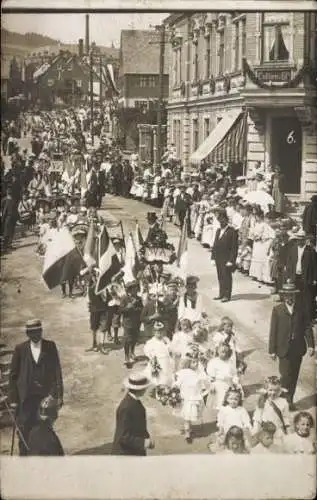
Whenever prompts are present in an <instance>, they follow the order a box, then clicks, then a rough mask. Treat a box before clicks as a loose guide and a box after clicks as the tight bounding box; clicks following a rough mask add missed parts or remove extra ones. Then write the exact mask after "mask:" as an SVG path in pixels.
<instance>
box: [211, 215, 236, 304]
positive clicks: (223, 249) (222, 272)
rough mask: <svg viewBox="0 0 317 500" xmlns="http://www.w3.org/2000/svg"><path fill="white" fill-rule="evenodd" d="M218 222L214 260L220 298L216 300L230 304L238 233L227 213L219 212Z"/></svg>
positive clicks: (213, 252)
mask: <svg viewBox="0 0 317 500" xmlns="http://www.w3.org/2000/svg"><path fill="white" fill-rule="evenodd" d="M218 221H219V224H220V228H219V229H217V232H216V237H215V242H214V246H213V249H212V259H214V260H215V262H216V268H217V275H218V282H219V296H218V297H215V300H221V302H229V300H230V299H231V293H232V273H233V272H234V270H235V263H236V260H237V255H238V233H237V231H236V230H235V229H233V227H230V226H229V224H228V216H227V214H226V212H225V211H222V212H219V214H218Z"/></svg>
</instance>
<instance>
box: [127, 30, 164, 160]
mask: <svg viewBox="0 0 317 500" xmlns="http://www.w3.org/2000/svg"><path fill="white" fill-rule="evenodd" d="M159 39H160V35H159V33H158V32H156V31H154V30H151V31H150V30H122V31H121V40H120V70H119V88H120V97H119V99H118V105H119V109H118V119H119V131H120V132H119V140H120V142H121V145H122V146H123V147H124V148H126V149H132V148H135V147H138V146H140V135H139V130H140V129H139V127H138V125H140V124H149V125H155V124H156V123H157V108H158V100H159V95H160V81H159V71H160V43H159V42H160V40H159ZM165 67H166V68H167V67H168V64H167V61H166V64H165ZM168 87H169V76H168V72H167V71H166V70H164V74H163V99H164V100H166V102H167V98H168ZM164 121H165V120H164V118H163V122H164ZM147 130H148V133H149V134H150V135H151V134H152V132H151V130H152V128H151V127H148V128H147ZM141 142H142V141H141ZM153 147H154V146H153V138H152V137H151V138H150V137H149V147H148V149H149V151H150V150H151V151H152V152H151V154H150V158H152V157H153ZM141 156H142V155H141Z"/></svg>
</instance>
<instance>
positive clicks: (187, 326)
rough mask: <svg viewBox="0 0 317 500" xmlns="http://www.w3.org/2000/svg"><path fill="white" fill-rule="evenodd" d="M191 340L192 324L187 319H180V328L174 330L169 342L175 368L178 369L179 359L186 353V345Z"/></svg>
mask: <svg viewBox="0 0 317 500" xmlns="http://www.w3.org/2000/svg"><path fill="white" fill-rule="evenodd" d="M192 341H193V332H192V324H191V322H190V321H189V320H188V319H186V318H185V319H182V320H181V321H180V330H179V331H178V332H175V333H174V335H173V339H172V342H171V351H172V354H173V358H174V363H175V370H176V371H177V370H178V369H179V364H180V360H181V358H182V357H184V356H185V355H186V352H187V351H188V345H189V344H190V343H191V342H192Z"/></svg>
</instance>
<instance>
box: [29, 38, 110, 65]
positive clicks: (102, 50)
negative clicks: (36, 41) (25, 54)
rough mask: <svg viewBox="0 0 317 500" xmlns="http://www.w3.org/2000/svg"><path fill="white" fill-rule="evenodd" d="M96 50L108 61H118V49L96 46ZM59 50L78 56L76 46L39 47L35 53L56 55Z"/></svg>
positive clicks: (73, 44)
mask: <svg viewBox="0 0 317 500" xmlns="http://www.w3.org/2000/svg"><path fill="white" fill-rule="evenodd" d="M96 49H97V51H98V53H99V54H102V55H103V56H105V57H108V58H109V59H114V60H118V59H119V52H120V51H119V49H116V48H115V47H102V46H98V45H97V46H96ZM60 50H63V51H64V52H70V53H71V54H78V44H76V43H72V44H64V43H62V44H59V45H47V46H44V47H40V48H38V49H36V52H41V53H47V54H58V53H59V51H60ZM84 50H85V41H84Z"/></svg>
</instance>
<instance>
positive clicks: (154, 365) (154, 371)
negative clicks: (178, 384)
mask: <svg viewBox="0 0 317 500" xmlns="http://www.w3.org/2000/svg"><path fill="white" fill-rule="evenodd" d="M150 363H151V375H152V377H155V378H156V377H158V376H159V374H160V371H161V370H162V368H161V365H160V363H159V362H158V360H157V357H156V356H154V358H153V359H151V361H150Z"/></svg>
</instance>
